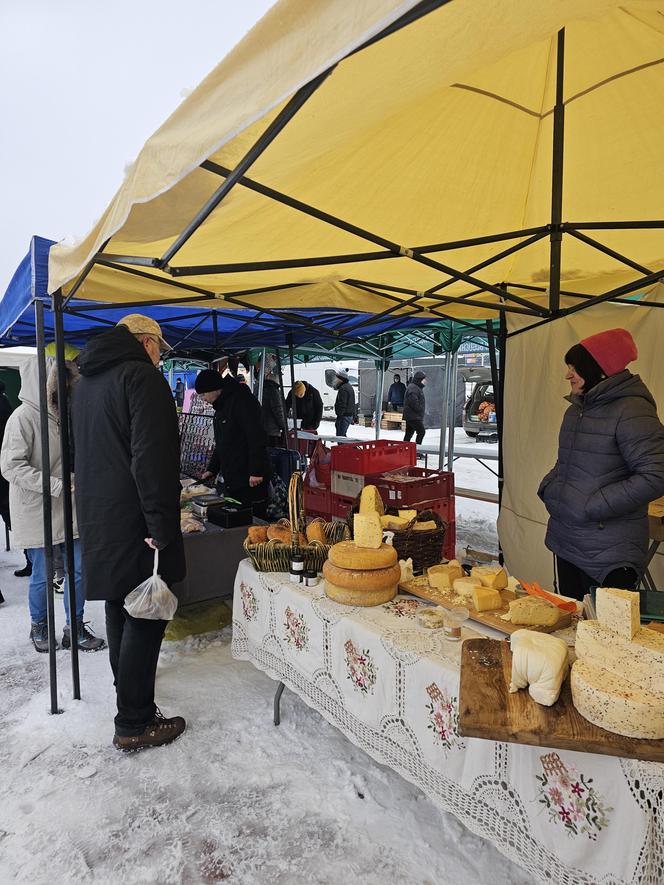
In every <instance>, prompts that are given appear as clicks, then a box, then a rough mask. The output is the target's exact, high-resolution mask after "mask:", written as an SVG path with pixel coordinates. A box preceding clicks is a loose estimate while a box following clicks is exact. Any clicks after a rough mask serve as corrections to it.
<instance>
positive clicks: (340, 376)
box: [334, 370, 355, 436]
mask: <svg viewBox="0 0 664 885" xmlns="http://www.w3.org/2000/svg"><path fill="white" fill-rule="evenodd" d="M334 389H335V390H336V391H337V398H336V400H335V401H334V414H335V415H336V416H337V417H336V420H335V422H334V426H335V432H336V434H337V436H347V435H348V428H349V427H350V426H351V424H352V423H353V422H354V421H355V392H354V391H353V388H352V386H351V383H350V379H349V377H348V373H347V372H344V371H343V370H340V371H338V372H337V373H336V376H335V379H334Z"/></svg>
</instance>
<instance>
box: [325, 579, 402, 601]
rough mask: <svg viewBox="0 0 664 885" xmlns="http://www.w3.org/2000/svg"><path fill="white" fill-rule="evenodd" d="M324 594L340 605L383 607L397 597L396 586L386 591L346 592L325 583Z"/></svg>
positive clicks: (341, 588) (344, 589) (343, 589)
mask: <svg viewBox="0 0 664 885" xmlns="http://www.w3.org/2000/svg"><path fill="white" fill-rule="evenodd" d="M325 594H326V595H327V596H329V597H330V599H333V600H334V601H335V602H340V603H341V604H342V605H362V606H369V605H383V603H385V602H389V601H390V600H391V599H394V597H395V596H396V595H397V588H396V586H394V587H392V588H388V589H386V590H348V589H347V588H346V587H337V586H335V585H334V584H332V583H330V581H327V580H326V581H325Z"/></svg>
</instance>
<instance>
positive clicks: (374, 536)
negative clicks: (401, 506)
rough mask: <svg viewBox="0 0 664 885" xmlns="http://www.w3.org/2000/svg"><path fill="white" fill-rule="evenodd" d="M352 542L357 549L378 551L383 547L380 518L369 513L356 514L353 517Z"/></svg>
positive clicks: (374, 512) (375, 514) (373, 513)
mask: <svg viewBox="0 0 664 885" xmlns="http://www.w3.org/2000/svg"><path fill="white" fill-rule="evenodd" d="M353 540H354V541H355V544H356V545H357V546H358V547H369V548H370V549H372V550H378V549H379V548H380V547H382V546H383V527H382V526H381V524H380V516H379V515H378V514H377V513H376V511H375V510H374V511H373V512H371V513H356V514H355V516H354V517H353Z"/></svg>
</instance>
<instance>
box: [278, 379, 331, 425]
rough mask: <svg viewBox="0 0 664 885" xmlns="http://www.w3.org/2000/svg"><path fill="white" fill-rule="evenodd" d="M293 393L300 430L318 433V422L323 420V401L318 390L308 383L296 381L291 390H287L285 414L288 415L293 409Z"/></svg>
mask: <svg viewBox="0 0 664 885" xmlns="http://www.w3.org/2000/svg"><path fill="white" fill-rule="evenodd" d="M293 392H295V397H296V399H297V402H296V403H295V408H296V410H297V417H298V420H299V421H300V422H301V423H300V427H301V428H302V430H307V431H309V432H314V433H317V432H318V428H319V426H320V422H321V421H322V420H323V400H322V399H321V395H320V393H319V392H318V390H317V389H316V388H315V387H314V386H313V384H309V382H308V381H296V382H295V386H294V387H293V390H289V392H288V396H287V397H286V413H287V414H290V413H291V410H292V408H293Z"/></svg>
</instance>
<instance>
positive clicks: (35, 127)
mask: <svg viewBox="0 0 664 885" xmlns="http://www.w3.org/2000/svg"><path fill="white" fill-rule="evenodd" d="M272 2H273V0H240V2H237V0H186V2H184V3H183V2H181V0H113V2H112V3H102V2H100V0H0V121H1V122H0V127H1V128H0V133H1V134H0V194H1V204H0V205H1V209H0V213H1V214H0V218H1V219H2V223H1V225H0V296H2V294H4V291H5V289H6V288H7V285H8V283H9V280H10V279H11V276H12V274H13V273H14V270H15V269H16V267H17V265H18V263H19V262H20V260H21V259H22V258H23V256H24V255H25V254H26V252H27V251H28V247H29V244H30V237H31V236H32V235H33V234H39V235H40V236H44V237H50V238H51V239H53V240H59V239H62V238H63V237H65V236H81V235H82V234H84V233H86V231H87V230H88V229H89V228H90V227H91V226H92V224H93V223H94V221H95V219H97V218H98V217H99V216H100V215H101V213H102V212H103V210H104V208H105V207H106V205H107V204H108V203H109V201H110V200H111V197H112V196H113V194H114V193H115V191H116V189H117V188H118V186H119V185H120V183H121V181H122V179H123V176H124V169H125V166H126V164H127V163H128V162H130V161H131V160H133V159H134V158H135V156H136V154H137V153H138V151H139V150H140V148H141V147H142V145H143V143H144V142H145V141H146V139H147V138H148V137H149V136H150V135H151V134H152V132H154V130H155V129H157V127H158V126H159V125H160V124H161V123H162V122H163V121H164V120H165V119H166V117H167V116H169V114H170V113H171V112H172V111H173V109H174V108H175V107H176V105H177V104H179V102H180V101H181V100H182V98H183V90H190V89H192V88H193V87H194V86H196V85H197V84H198V83H199V82H200V81H201V80H202V79H203V77H204V76H205V75H206V74H207V73H208V72H209V71H210V70H211V69H212V68H213V67H214V66H215V65H216V64H217V63H218V62H219V61H221V59H222V58H223V57H224V56H225V55H226V54H227V52H228V51H229V50H230V49H231V48H232V47H233V46H234V45H235V44H236V43H237V42H238V41H239V40H240V39H241V37H242V36H243V35H244V34H245V33H246V32H247V31H248V30H249V29H250V28H251V27H252V26H253V25H254V24H255V22H256V21H258V19H259V18H261V16H262V15H263V14H264V13H265V12H266V10H267V9H269V7H270V6H271V5H272Z"/></svg>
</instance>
